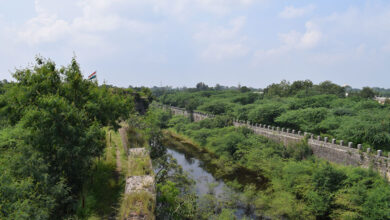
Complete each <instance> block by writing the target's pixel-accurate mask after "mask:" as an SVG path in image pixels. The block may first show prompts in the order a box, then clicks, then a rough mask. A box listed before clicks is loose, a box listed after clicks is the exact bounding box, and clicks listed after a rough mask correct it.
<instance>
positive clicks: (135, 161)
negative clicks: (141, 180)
mask: <svg viewBox="0 0 390 220" xmlns="http://www.w3.org/2000/svg"><path fill="white" fill-rule="evenodd" d="M151 163H152V161H151V160H150V157H149V156H145V157H130V158H129V161H128V169H127V172H126V176H144V175H152V174H153V170H152V169H151Z"/></svg>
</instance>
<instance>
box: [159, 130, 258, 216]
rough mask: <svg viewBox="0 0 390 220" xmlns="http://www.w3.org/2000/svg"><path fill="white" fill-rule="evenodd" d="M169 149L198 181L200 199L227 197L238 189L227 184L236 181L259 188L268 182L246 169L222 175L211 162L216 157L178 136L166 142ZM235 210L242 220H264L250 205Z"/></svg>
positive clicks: (239, 205)
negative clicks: (206, 196) (256, 214)
mask: <svg viewBox="0 0 390 220" xmlns="http://www.w3.org/2000/svg"><path fill="white" fill-rule="evenodd" d="M165 146H166V148H167V153H168V154H171V155H172V156H173V157H174V158H175V159H176V160H177V162H178V164H179V165H181V166H182V168H183V170H185V171H186V172H187V173H188V174H189V175H190V177H191V178H192V179H193V180H195V183H196V185H195V191H196V193H197V195H198V196H199V197H202V196H203V195H205V194H208V193H213V194H214V195H215V196H216V197H218V198H223V197H225V198H226V195H227V194H229V192H232V191H235V190H234V189H232V188H230V187H229V186H227V185H226V184H225V181H233V180H236V181H237V182H238V183H240V184H241V185H245V184H254V185H255V186H256V187H257V188H263V187H264V182H265V181H264V179H263V178H262V177H261V176H260V175H259V174H257V173H254V172H252V171H249V170H247V169H245V168H242V167H239V168H238V169H237V170H236V171H235V172H233V173H231V174H221V172H219V170H220V169H219V168H218V167H217V166H216V165H214V164H212V162H211V161H212V160H213V157H215V156H213V155H212V154H210V153H208V152H205V151H203V150H202V149H199V148H197V147H195V146H193V145H191V144H190V143H187V142H185V141H182V140H180V139H178V138H177V137H173V136H169V137H168V139H166V141H165ZM222 173H223V172H222ZM236 192H237V191H236ZM235 209H236V212H235V215H236V217H237V218H238V219H241V218H243V217H244V216H246V218H249V219H260V218H258V217H256V216H255V215H254V211H253V207H252V208H251V205H250V204H244V203H242V202H239V201H238V202H237V207H236V208H235Z"/></svg>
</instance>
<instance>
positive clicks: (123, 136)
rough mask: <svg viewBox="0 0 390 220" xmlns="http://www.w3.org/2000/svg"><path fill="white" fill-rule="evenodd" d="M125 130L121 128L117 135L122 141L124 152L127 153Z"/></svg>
mask: <svg viewBox="0 0 390 220" xmlns="http://www.w3.org/2000/svg"><path fill="white" fill-rule="evenodd" d="M126 131H127V128H126V127H121V128H120V129H119V134H120V135H121V140H122V146H123V149H124V151H125V152H127V150H128V149H129V148H128V144H127V132H126Z"/></svg>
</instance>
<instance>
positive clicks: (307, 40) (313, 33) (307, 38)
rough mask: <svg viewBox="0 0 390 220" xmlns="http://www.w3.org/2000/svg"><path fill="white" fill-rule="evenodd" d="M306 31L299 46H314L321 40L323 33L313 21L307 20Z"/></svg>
mask: <svg viewBox="0 0 390 220" xmlns="http://www.w3.org/2000/svg"><path fill="white" fill-rule="evenodd" d="M305 26H306V32H305V33H304V34H303V36H302V38H301V40H300V43H299V45H298V47H300V48H303V49H308V48H313V47H315V46H317V44H318V43H319V42H320V40H321V37H322V33H321V32H320V31H319V30H318V28H317V27H316V25H315V24H314V23H313V22H306V25H305Z"/></svg>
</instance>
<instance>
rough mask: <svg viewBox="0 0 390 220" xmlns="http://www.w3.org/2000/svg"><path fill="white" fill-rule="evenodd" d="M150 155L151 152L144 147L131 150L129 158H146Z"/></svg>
mask: <svg viewBox="0 0 390 220" xmlns="http://www.w3.org/2000/svg"><path fill="white" fill-rule="evenodd" d="M148 154H149V152H148V151H147V150H146V149H145V148H143V147H141V148H130V149H129V156H130V157H145V156H147V155H148Z"/></svg>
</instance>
